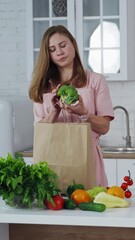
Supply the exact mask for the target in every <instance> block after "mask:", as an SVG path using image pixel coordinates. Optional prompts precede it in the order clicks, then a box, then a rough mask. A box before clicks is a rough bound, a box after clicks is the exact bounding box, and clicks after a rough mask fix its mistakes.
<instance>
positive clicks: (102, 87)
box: [95, 75, 114, 120]
mask: <svg viewBox="0 0 135 240" xmlns="http://www.w3.org/2000/svg"><path fill="white" fill-rule="evenodd" d="M98 76H99V81H97V82H96V98H95V105H96V110H97V115H100V116H109V117H110V118H111V120H113V119H114V112H113V106H112V101H111V96H110V92H109V87H108V84H107V82H106V80H105V78H104V76H103V75H98Z"/></svg>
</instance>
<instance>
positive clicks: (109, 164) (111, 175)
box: [104, 158, 117, 186]
mask: <svg viewBox="0 0 135 240" xmlns="http://www.w3.org/2000/svg"><path fill="white" fill-rule="evenodd" d="M104 164H105V172H106V175H107V179H108V186H114V185H116V184H117V174H116V173H117V171H116V159H113V158H104Z"/></svg>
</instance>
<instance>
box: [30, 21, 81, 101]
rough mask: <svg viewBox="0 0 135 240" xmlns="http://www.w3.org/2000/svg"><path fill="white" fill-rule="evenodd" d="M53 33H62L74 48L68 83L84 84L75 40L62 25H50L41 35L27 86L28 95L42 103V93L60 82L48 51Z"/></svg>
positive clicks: (79, 85)
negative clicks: (70, 75) (71, 71)
mask: <svg viewBox="0 0 135 240" xmlns="http://www.w3.org/2000/svg"><path fill="white" fill-rule="evenodd" d="M55 33H59V34H63V35H65V36H66V37H68V38H69V40H70V41H71V42H72V44H73V46H74V49H75V58H74V69H73V75H72V77H71V79H70V83H71V84H72V85H74V86H75V87H78V88H80V87H83V86H85V85H86V74H85V71H84V68H83V65H82V62H81V59H80V55H79V50H78V46H77V42H76V40H75V39H74V37H73V36H72V34H71V33H70V32H69V31H68V29H67V28H65V27H64V26H62V25H58V26H52V27H50V28H48V29H47V31H46V32H45V33H44V35H43V38H42V41H41V46H40V51H39V55H38V58H37V62H36V64H35V67H34V70H33V76H32V81H31V84H30V88H29V97H30V98H31V99H32V100H33V101H35V102H39V103H42V102H43V94H44V93H47V92H50V91H51V84H53V86H57V85H58V83H60V74H59V71H58V68H57V66H56V65H55V64H54V63H53V62H52V61H51V59H50V53H49V40H50V37H51V36H52V35H53V34H55ZM50 80H51V84H50Z"/></svg>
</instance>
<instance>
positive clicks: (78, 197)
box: [71, 189, 91, 206]
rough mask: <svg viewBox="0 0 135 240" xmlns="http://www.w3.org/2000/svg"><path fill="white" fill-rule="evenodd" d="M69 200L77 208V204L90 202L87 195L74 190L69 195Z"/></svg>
mask: <svg viewBox="0 0 135 240" xmlns="http://www.w3.org/2000/svg"><path fill="white" fill-rule="evenodd" d="M71 199H72V200H73V201H74V202H75V203H76V205H77V206H78V204H79V203H82V202H90V201H91V199H90V196H89V194H88V193H87V192H86V191H85V190H83V189H76V190H75V191H74V192H73V193H72V194H71Z"/></svg>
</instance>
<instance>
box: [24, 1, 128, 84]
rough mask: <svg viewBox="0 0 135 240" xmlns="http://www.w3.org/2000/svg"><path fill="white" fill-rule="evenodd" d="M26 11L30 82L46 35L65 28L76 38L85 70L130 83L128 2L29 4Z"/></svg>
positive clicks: (27, 2)
mask: <svg viewBox="0 0 135 240" xmlns="http://www.w3.org/2000/svg"><path fill="white" fill-rule="evenodd" d="M130 2H132V0H131V1H130ZM26 10H27V24H26V26H27V69H28V71H27V75H28V79H31V73H32V70H33V66H34V62H35V61H36V58H37V55H38V52H39V47H40V42H41V38H42V36H43V33H44V32H45V31H46V29H47V28H48V27H49V26H51V25H58V24H62V25H64V26H66V27H67V28H68V29H69V30H70V31H71V33H72V34H73V35H74V37H75V38H76V40H77V42H78V45H79V51H80V55H81V58H82V60H83V64H84V66H85V68H90V69H91V70H94V71H96V72H99V73H102V74H104V75H105V77H106V78H107V80H127V0H113V1H112V0H63V1H61V0H40V1H39V0H28V1H26Z"/></svg>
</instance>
